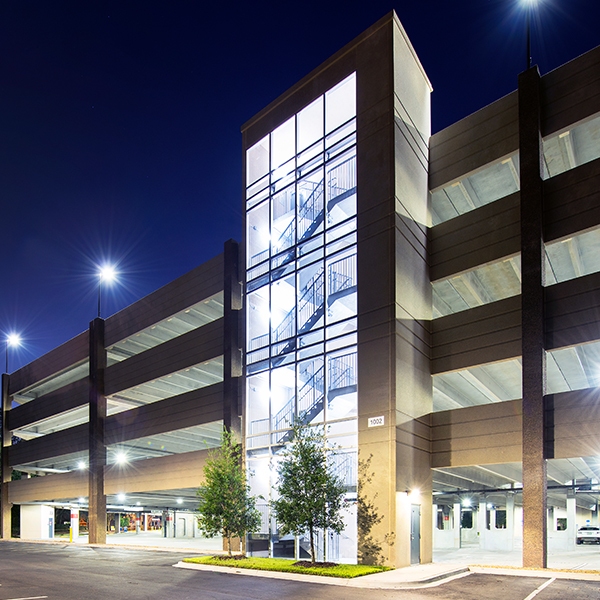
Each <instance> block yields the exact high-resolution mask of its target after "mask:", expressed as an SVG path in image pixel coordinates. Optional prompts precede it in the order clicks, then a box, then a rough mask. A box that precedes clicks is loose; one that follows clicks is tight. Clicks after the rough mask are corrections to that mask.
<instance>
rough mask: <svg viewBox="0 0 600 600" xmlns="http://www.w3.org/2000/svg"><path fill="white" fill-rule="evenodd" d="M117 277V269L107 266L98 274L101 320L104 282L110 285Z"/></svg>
mask: <svg viewBox="0 0 600 600" xmlns="http://www.w3.org/2000/svg"><path fill="white" fill-rule="evenodd" d="M116 277H117V272H116V271H115V268H114V267H113V266H111V265H106V266H104V267H102V268H101V269H100V271H99V272H98V318H100V307H101V304H100V303H101V299H102V282H103V281H106V283H110V282H111V281H114V280H115V279H116Z"/></svg>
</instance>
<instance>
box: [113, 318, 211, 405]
mask: <svg viewBox="0 0 600 600" xmlns="http://www.w3.org/2000/svg"><path fill="white" fill-rule="evenodd" d="M222 354H223V319H218V320H217V321H212V322H211V323H208V324H207V325H204V326H203V327H199V328H198V329H194V330H192V331H190V332H188V333H186V334H184V335H181V336H179V337H176V338H174V339H172V340H169V341H168V342H165V343H163V344H160V345H159V346H155V347H154V348H150V349H149V350H146V351H145V352H142V353H140V354H137V355H135V356H132V357H131V358H128V359H127V360H124V361H121V362H119V363H116V364H114V365H111V366H110V367H108V368H107V369H106V375H105V378H106V382H105V385H106V394H107V395H108V396H110V395H111V394H115V393H116V392H119V391H121V390H125V389H129V388H131V387H134V386H136V385H139V384H141V383H145V382H147V381H151V380H153V379H157V378H159V377H163V376H165V375H168V374H169V373H173V372H175V371H179V370H181V369H185V368H186V367H191V366H193V365H196V364H199V363H201V362H204V361H207V360H209V359H211V358H216V357H217V356H220V355H222Z"/></svg>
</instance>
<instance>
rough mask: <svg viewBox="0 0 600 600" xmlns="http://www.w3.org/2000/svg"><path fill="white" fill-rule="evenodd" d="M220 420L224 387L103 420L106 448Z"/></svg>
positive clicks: (175, 398)
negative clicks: (104, 421) (104, 422)
mask: <svg viewBox="0 0 600 600" xmlns="http://www.w3.org/2000/svg"><path fill="white" fill-rule="evenodd" d="M222 418H223V383H217V384H216V385H211V386H208V387H205V388H201V389H199V390H193V391H191V392H187V393H185V394H180V395H178V396H172V397H170V398H165V399H164V400H160V401H158V402H153V403H152V404H146V405H145V406H140V407H138V408H132V409H131V410H127V411H124V412H120V413H118V414H116V415H112V416H110V417H108V419H107V420H106V445H107V446H110V445H112V444H117V443H119V442H124V441H128V440H133V439H137V438H141V437H147V436H150V435H158V434H161V433H166V432H168V431H177V430H178V429H184V428H185V427H193V426H194V425H202V424H204V423H211V422H213V421H218V420H220V419H222Z"/></svg>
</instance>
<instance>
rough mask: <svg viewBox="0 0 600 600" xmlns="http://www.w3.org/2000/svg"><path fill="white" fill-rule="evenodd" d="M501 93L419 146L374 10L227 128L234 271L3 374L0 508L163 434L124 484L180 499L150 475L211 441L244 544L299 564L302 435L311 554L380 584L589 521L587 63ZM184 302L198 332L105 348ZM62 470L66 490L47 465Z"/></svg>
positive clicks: (399, 32) (406, 58)
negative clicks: (181, 437)
mask: <svg viewBox="0 0 600 600" xmlns="http://www.w3.org/2000/svg"><path fill="white" fill-rule="evenodd" d="M517 85H518V89H517V90H516V91H515V92H513V93H511V94H509V95H508V96H506V97H504V98H501V99H499V100H497V101H496V102H494V103H492V104H491V105H489V106H487V107H485V108H483V109H481V110H480V111H478V112H476V113H474V114H472V115H470V116H468V117H466V118H465V119H463V120H461V121H459V122H457V123H455V124H453V125H451V126H450V127H448V128H446V129H444V130H443V131H440V132H437V133H435V134H434V135H431V132H430V103H429V99H430V94H431V91H432V90H431V86H430V83H429V81H428V79H427V76H426V74H425V72H424V70H423V68H422V66H421V64H420V62H419V59H418V57H417V55H416V53H415V51H414V49H413V48H412V46H411V44H410V41H409V40H408V37H407V36H406V33H405V31H404V29H403V28H402V25H401V24H400V22H399V20H398V18H397V16H396V15H395V14H394V13H391V14H390V15H388V16H386V17H384V18H383V19H381V20H380V21H379V22H377V23H376V24H375V25H373V26H372V27H371V28H369V29H368V30H367V31H365V32H364V33H363V34H361V35H360V36H359V37H358V38H356V39H355V40H354V41H352V42H351V43H350V44H348V45H347V46H346V47H344V48H343V49H341V50H340V51H339V52H338V53H336V54H335V55H334V56H332V57H331V58H330V59H329V60H327V61H326V62H325V63H324V64H323V65H321V66H320V67H318V68H317V69H316V70H315V71H313V72H312V73H310V74H309V75H307V76H306V77H305V78H304V79H302V80H301V81H299V82H298V83H297V84H296V85H294V86H293V87H292V88H291V89H290V90H288V91H287V92H286V93H284V94H283V95H282V96H281V97H279V98H278V99H276V100H275V101H274V102H272V103H271V104H270V105H269V106H267V107H266V108H265V109H264V110H262V111H261V112H260V113H258V114H257V115H256V116H255V117H253V118H252V119H251V120H250V121H248V122H247V123H246V124H245V125H244V126H243V128H242V138H243V150H244V157H245V163H244V172H243V183H244V185H243V187H244V198H243V205H244V215H245V217H244V231H243V236H242V237H243V243H242V244H241V247H240V249H239V262H238V251H237V248H236V246H235V244H234V243H228V245H227V246H226V252H225V255H224V257H221V258H218V259H215V260H213V261H210V262H209V263H207V264H206V265H202V266H201V267H198V273H197V274H196V275H192V274H190V275H189V276H185V277H184V278H182V280H177V281H176V282H173V284H170V285H169V286H167V287H166V288H163V289H162V290H159V291H158V292H156V294H157V295H158V296H157V298H158V297H160V298H161V299H162V300H161V302H164V303H165V309H164V310H163V312H160V314H158V313H156V310H155V308H154V304H155V302H154V300H152V301H151V302H149V303H148V302H147V301H144V300H142V301H140V303H136V304H134V305H132V307H130V308H129V309H126V310H125V311H123V312H122V313H118V314H117V315H115V316H114V317H111V318H110V319H107V320H106V322H103V321H101V320H96V321H94V322H93V323H92V325H91V329H90V332H89V334H82V336H80V338H76V339H75V340H72V341H71V342H69V343H68V344H66V345H65V346H64V347H61V348H59V349H57V350H56V351H55V352H54V353H50V355H48V356H47V357H42V358H41V359H39V360H38V361H35V362H34V363H32V365H29V366H28V367H25V368H24V369H21V370H20V371H18V372H17V373H15V374H12V375H11V376H10V378H9V377H5V379H4V410H5V412H4V420H3V422H4V423H5V431H4V443H5V445H8V440H9V439H10V437H11V436H13V435H14V436H17V437H20V438H21V439H23V440H25V441H24V442H19V444H15V445H14V446H12V447H9V448H8V451H6V450H7V449H6V448H5V452H4V453H3V456H4V459H3V465H4V483H3V506H8V504H10V503H13V504H20V503H26V502H41V501H42V500H48V499H57V498H60V499H62V498H67V497H70V496H73V495H77V494H81V495H84V496H88V495H89V504H90V512H91V513H92V512H94V510H95V511H96V512H97V514H98V515H102V514H103V513H102V506H101V503H102V501H103V498H105V497H106V493H108V494H109V498H110V494H114V493H117V491H118V489H120V487H119V486H121V487H123V485H124V484H121V481H122V480H120V479H118V478H116V477H117V474H118V473H120V471H118V470H116V469H115V468H114V467H113V466H111V464H109V465H107V466H106V467H104V466H103V463H102V461H103V460H104V458H103V456H104V454H103V453H104V452H106V449H107V448H108V453H109V455H110V452H111V450H112V449H116V448H117V446H118V444H119V443H123V442H128V441H130V440H144V441H145V440H150V442H153V439H154V438H152V436H154V435H162V433H164V432H177V431H179V430H184V431H185V430H186V429H187V428H191V429H194V432H193V436H192V440H193V441H192V445H191V446H189V447H187V448H186V449H185V450H182V451H181V452H175V451H174V452H173V453H171V454H169V456H152V457H150V455H140V456H139V458H140V459H144V460H140V461H139V466H140V473H141V470H142V466H143V465H144V464H147V465H148V467H149V468H150V469H151V470H152V472H153V474H154V475H155V477H153V482H154V483H153V485H154V486H155V487H149V485H150V484H149V483H148V482H146V483H142V480H141V479H140V480H139V482H138V484H135V485H134V486H133V487H134V488H135V489H138V488H139V490H142V488H143V490H145V491H153V492H155V493H158V492H159V491H160V490H166V489H170V490H177V493H180V490H182V489H188V490H189V489H192V487H193V486H194V485H198V483H199V479H198V472H196V471H194V475H193V476H192V474H191V473H190V472H189V470H187V471H186V474H185V476H184V475H181V477H182V479H181V481H179V479H177V477H176V476H175V475H174V472H175V470H176V468H175V467H174V466H173V467H171V466H170V465H171V463H173V465H175V464H177V465H180V466H181V468H182V469H184V470H185V466H184V465H188V464H194V465H195V467H194V468H196V466H198V465H201V464H202V456H203V452H205V450H202V449H200V446H199V445H198V444H200V443H206V441H207V440H210V439H212V443H215V438H214V433H215V432H216V431H217V430H219V429H220V427H221V426H222V425H223V424H225V425H227V426H229V427H231V428H232V429H234V431H236V433H238V434H239V435H240V438H241V439H242V441H243V444H244V449H245V459H246V465H247V468H248V473H249V482H250V485H251V488H252V490H253V493H255V494H256V495H258V496H261V497H262V498H263V499H264V500H261V503H262V504H261V510H262V512H263V523H262V527H261V530H260V531H259V532H257V533H255V534H253V535H251V536H250V537H249V539H248V541H247V549H248V551H249V552H250V553H252V554H256V555H265V554H272V555H274V556H300V557H302V556H304V555H305V552H306V543H305V540H304V539H303V538H302V536H300V537H299V538H294V537H293V536H284V535H280V532H279V530H278V526H277V523H276V521H275V519H274V518H273V516H272V515H270V514H269V509H268V500H269V499H272V498H273V494H275V493H276V492H275V491H274V485H275V483H276V467H277V463H278V461H279V460H280V457H281V453H282V450H283V449H284V447H285V445H286V443H289V442H290V441H291V440H290V427H291V424H292V422H293V420H294V419H302V420H304V421H305V422H307V423H311V424H314V425H318V426H322V427H324V429H325V431H326V434H327V437H328V440H329V442H330V443H331V444H332V445H334V446H335V447H336V448H337V451H336V454H335V459H334V460H333V462H332V468H333V469H335V471H336V473H337V474H338V475H339V477H340V478H342V480H343V481H344V483H345V486H346V496H347V500H348V508H347V510H346V513H345V516H344V518H345V523H346V528H345V530H344V531H343V532H342V534H340V535H339V536H337V535H332V534H330V533H325V534H324V535H323V536H322V537H321V539H320V541H319V544H318V546H319V549H318V552H319V558H320V559H324V558H325V559H328V560H335V561H340V562H355V561H362V562H381V563H386V564H390V565H396V566H404V565H409V564H413V563H418V562H430V561H431V560H432V556H433V551H434V550H435V549H449V548H460V547H465V546H473V547H480V548H485V549H487V550H494V549H497V550H521V551H522V554H523V563H524V565H526V566H536V567H543V566H545V565H546V561H547V556H548V554H549V553H550V554H551V553H552V552H555V551H559V550H565V549H569V548H571V547H574V546H575V544H576V531H577V529H578V528H579V527H581V526H585V525H598V524H599V521H598V497H599V494H600V487H599V481H600V438H598V436H597V435H596V431H597V428H598V425H599V424H600V423H599V421H600V414H599V412H598V409H597V405H598V401H597V396H598V391H597V390H598V384H599V383H600V376H599V375H598V373H600V370H599V366H600V328H599V325H598V322H599V321H598V316H599V315H598V306H599V304H600V302H599V301H600V252H598V248H599V247H600V48H597V49H595V50H592V51H590V52H588V53H587V54H585V55H583V56H581V57H579V58H577V59H575V60H573V61H572V62H570V63H567V64H565V65H563V66H561V67H560V68H558V69H556V70H555V71H552V72H551V73H548V74H546V75H544V76H540V74H539V73H538V70H537V68H536V67H533V68H531V69H528V70H527V71H525V72H524V73H522V74H521V75H520V76H519V78H518V82H517ZM227 257H229V258H227ZM209 272H210V273H213V275H211V276H210V277H208V279H207V281H213V283H211V284H208V283H206V282H205V281H204V279H205V275H204V274H205V273H209ZM193 273H196V272H193ZM200 273H202V275H199V274H200ZM217 273H218V275H217ZM197 278H198V279H197ZM217 282H218V283H217ZM215 286H216V287H215ZM185 290H190V293H189V294H188V292H187V291H185ZM191 290H194V291H193V292H192V291H191ZM200 290H202V291H200ZM215 294H216V295H215ZM219 294H220V295H219ZM180 296H185V297H186V298H188V300H186V301H180V300H176V298H179V297H180ZM171 297H172V298H171ZM151 298H152V297H151ZM219 298H220V300H218V299H219ZM207 300H209V301H210V302H213V301H214V302H216V303H217V304H218V305H219V306H220V308H219V307H217V306H215V307H214V308H215V310H216V312H215V313H214V315H213V316H212V317H211V318H210V319H209V320H210V322H206V323H204V322H202V323H200V322H195V325H194V326H193V327H192V330H191V331H189V332H187V333H184V334H181V335H179V336H173V339H171V338H168V339H165V340H163V341H162V343H158V344H155V347H152V348H150V347H142V348H141V349H140V350H138V352H137V353H134V354H132V355H128V354H125V355H123V352H124V348H125V345H126V344H129V343H130V342H131V341H134V340H135V335H137V334H138V333H144V334H145V333H147V328H148V327H152V326H155V325H157V324H158V325H160V328H161V329H162V328H163V327H166V325H165V324H164V319H167V320H168V319H169V318H173V316H174V315H180V312H181V311H183V313H184V314H187V313H185V311H186V310H188V309H189V308H190V307H191V306H196V304H198V303H200V305H202V306H203V304H202V303H204V302H206V301H207ZM173 302H174V303H175V304H173V305H172V303H173ZM167 305H168V306H169V307H170V308H168V309H167V308H166V306H167ZM171 305H172V306H171ZM149 306H152V310H149ZM211 306H212V305H211ZM202 314H203V315H204V316H203V317H202V319H207V318H208V317H207V315H205V314H204V313H202ZM211 314H212V313H211ZM144 315H145V316H144ZM178 318H179V317H178ZM238 329H239V331H238ZM103 330H104V331H103ZM213 330H214V331H213ZM102 335H104V342H103V341H102ZM188 342H189V343H188ZM207 344H208V346H210V347H211V350H210V351H208V350H206V352H205V350H200V349H201V348H207ZM211 344H212V345H211ZM176 346H177V348H178V350H177V351H176V352H175V347H176ZM173 352H175V355H176V356H177V359H176V360H174V361H171V359H170V358H169V357H170V356H171V355H172V353H173ZM90 357H91V358H90ZM105 360H106V361H107V363H106V364H105V363H104V362H103V361H105ZM171 363H172V364H171ZM167 364H168V365H169V366H167ZM204 364H206V365H210V366H207V367H206V368H207V369H208V370H209V371H211V372H212V371H213V370H214V373H212V376H213V377H215V378H216V379H214V380H211V381H210V382H209V381H208V380H206V381H205V379H202V381H203V382H204V383H203V384H202V385H198V389H194V390H192V391H186V392H184V391H180V392H178V393H176V391H175V390H174V389H172V388H170V387H168V386H167V389H168V390H170V391H168V393H167V392H165V391H162V392H160V394H162V395H160V394H159V396H160V397H157V398H155V400H156V401H155V402H154V401H152V402H150V401H148V402H146V401H143V402H142V404H143V406H137V405H136V406H135V407H134V406H131V404H127V402H130V403H131V402H132V401H137V400H136V398H135V397H131V398H130V397H129V396H130V392H129V390H132V389H134V387H135V386H141V387H144V386H145V385H148V383H147V382H149V381H152V384H153V385H154V384H156V386H158V387H161V386H162V385H163V384H164V383H166V382H165V381H164V379H163V378H165V377H167V378H168V377H171V376H173V377H175V376H176V375H177V376H178V375H179V374H180V372H181V370H182V369H183V370H185V369H187V368H192V369H195V368H197V365H204ZM213 367H214V369H213ZM88 368H91V370H90V371H89V376H90V380H89V381H87V380H86V381H84V379H85V378H86V377H87V376H88V375H87V373H88V371H87V370H86V369H88ZM74 369H75V370H76V369H80V371H77V377H76V378H73V377H74ZM88 393H91V396H89V397H88V396H87V395H86V394H88ZM152 393H153V394H157V393H158V392H152ZM165 393H166V395H165ZM209 397H210V399H209ZM102 398H106V399H107V401H108V406H109V408H108V416H106V417H105V416H104V408H103V406H102ZM200 398H202V399H200ZM118 402H125V404H123V406H122V407H121V408H115V407H116V405H117V404H118ZM111 403H113V404H115V403H116V404H115V407H113V408H111ZM87 406H89V409H90V411H89V419H88V415H87V413H86V414H84V413H85V410H84V407H87ZM78 407H79V408H78ZM96 407H99V408H96ZM179 407H182V408H181V410H180V408H179ZM86 410H87V408H86ZM111 410H113V412H114V414H112V413H111ZM155 410H156V411H158V412H156V413H155V412H153V411H155ZM74 411H75V412H74ZM76 411H79V412H81V414H79V412H77V413H76ZM62 414H67V415H70V416H69V417H68V418H66V419H63V421H64V423H63V425H59V426H58V428H54V429H52V431H51V430H50V429H48V428H49V427H50V425H47V424H46V421H45V420H46V419H50V421H48V422H49V423H50V422H53V421H52V420H53V419H54V420H58V421H59V422H60V419H61V417H60V415H62ZM75 417H76V419H79V420H78V421H77V422H75V420H73V419H75ZM159 423H160V424H159ZM156 428H158V429H160V431H159V430H158V429H156ZM165 428H166V429H165ZM195 428H197V431H196V430H195ZM207 428H209V429H211V432H210V434H209V432H208V431H207ZM155 429H156V431H155ZM102 432H103V433H102ZM177 435H178V434H177ZM28 436H29V437H28ZM53 436H54V437H53ZM78 436H79V437H78ZM94 436H96V437H94ZM98 436H99V437H98ZM102 436H104V437H102ZM211 436H212V437H211ZM208 443H211V442H208ZM94 444H96V446H94ZM194 444H197V445H196V446H193V445H194ZM132 446H133V447H135V448H139V447H140V445H139V444H137V442H136V443H135V444H132ZM192 446H193V447H194V449H192ZM95 447H97V449H98V450H97V452H96V453H94V448H95ZM165 448H167V446H165ZM87 453H89V461H90V469H89V473H87V474H86V475H83V474H82V473H80V472H77V471H76V470H74V469H73V470H70V471H69V472H68V473H55V472H53V471H52V469H58V468H64V469H66V470H69V469H71V466H72V464H74V463H73V460H75V459H79V458H81V459H82V460H83V459H85V456H87V455H88V454H87ZM97 456H99V458H95V457H97ZM57 457H64V458H60V460H58V458H57ZM69 460H70V461H71V462H69V463H68V465H67V464H66V462H65V461H67V462H68V461H69ZM196 460H197V461H198V462H192V461H196ZM109 463H110V460H109ZM155 464H156V465H157V466H156V467H154V465H155ZM163 464H164V469H163V467H162V466H158V465H163ZM56 465H59V467H57V466H56ZM177 468H178V467H177ZM11 469H16V470H20V471H21V472H33V473H35V474H38V475H42V474H43V473H46V475H45V476H44V477H38V478H34V479H26V480H21V481H10V477H9V473H10V470H11ZM36 469H37V470H36ZM44 469H46V471H44ZM133 471H134V470H131V472H130V473H129V475H128V477H130V478H131V479H130V480H128V482H127V483H128V485H129V483H132V484H133V483H134V482H135V481H138V480H137V479H136V478H137V477H138V476H137V475H134V474H133ZM135 471H137V469H136V470H135ZM103 474H104V478H105V480H104V484H102V481H101V479H102V475H103ZM140 477H141V475H140ZM114 478H116V479H114ZM36 479H39V480H40V481H36ZM163 479H164V481H165V483H164V484H163V483H161V485H164V486H166V487H160V488H158V487H156V483H155V482H156V481H158V480H160V481H161V482H162V481H163ZM46 480H48V481H47V483H46ZM53 482H54V483H56V484H57V485H58V488H57V487H55V485H54V483H53ZM102 485H104V486H105V487H104V493H102V487H101V486H102ZM136 485H137V488H136V487H135V486H136ZM63 486H65V487H63ZM59 488H60V489H61V490H62V489H64V490H69V493H68V494H66V492H65V493H64V494H62V495H61V493H60V491H59ZM36 490H37V491H36ZM41 490H47V491H44V492H43V493H42V491H41ZM71 490H72V493H71ZM76 490H77V491H76ZM86 492H87V493H86ZM174 494H175V492H173V493H172V494H171V495H174ZM110 502H112V500H110ZM94 503H96V504H95V505H96V506H98V507H99V508H98V509H94V510H92V508H93V506H94ZM6 511H7V509H3V515H4V522H5V523H6V514H7V512H6ZM365 511H370V514H369V515H367V516H368V518H365ZM99 518H100V520H101V519H102V517H101V516H100V517H99ZM91 521H92V519H91V517H90V522H91ZM102 525H104V524H102ZM100 529H102V527H101V526H98V535H99V536H101V533H100ZM8 534H9V532H8V531H7V529H6V525H5V526H4V529H3V535H5V536H6V535H8ZM90 539H91V538H90Z"/></svg>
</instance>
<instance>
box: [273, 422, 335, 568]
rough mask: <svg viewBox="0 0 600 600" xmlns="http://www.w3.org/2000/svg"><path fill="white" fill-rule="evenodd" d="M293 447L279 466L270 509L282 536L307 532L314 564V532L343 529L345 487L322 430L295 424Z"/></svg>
mask: <svg viewBox="0 0 600 600" xmlns="http://www.w3.org/2000/svg"><path fill="white" fill-rule="evenodd" d="M292 436H293V437H292V439H293V441H292V443H291V444H290V445H289V446H288V447H287V448H286V449H285V450H284V453H283V460H282V461H281V462H280V463H279V467H278V474H279V485H278V487H277V491H278V493H279V498H278V499H277V500H274V501H273V502H272V503H271V505H272V508H273V511H274V513H275V516H276V518H277V522H278V523H279V526H280V528H281V531H282V533H284V534H285V533H294V534H295V535H301V534H302V533H304V532H305V531H308V533H309V537H310V557H311V562H312V563H313V564H314V563H315V542H314V538H315V530H317V529H322V530H325V529H332V530H333V531H335V532H336V533H340V532H341V531H342V529H344V522H343V520H342V514H341V513H342V509H343V508H344V506H345V502H344V494H345V491H346V490H345V487H344V483H343V481H342V479H341V478H340V477H338V476H337V475H336V474H335V473H333V472H332V470H331V467H330V464H329V463H328V454H329V453H330V452H331V449H329V450H328V448H327V445H326V439H325V433H324V431H323V429H322V428H318V427H311V426H310V425H307V424H304V423H302V422H299V421H296V423H295V424H294V425H293V427H292Z"/></svg>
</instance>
